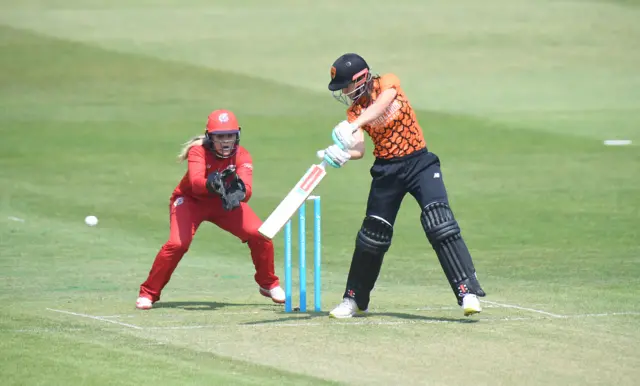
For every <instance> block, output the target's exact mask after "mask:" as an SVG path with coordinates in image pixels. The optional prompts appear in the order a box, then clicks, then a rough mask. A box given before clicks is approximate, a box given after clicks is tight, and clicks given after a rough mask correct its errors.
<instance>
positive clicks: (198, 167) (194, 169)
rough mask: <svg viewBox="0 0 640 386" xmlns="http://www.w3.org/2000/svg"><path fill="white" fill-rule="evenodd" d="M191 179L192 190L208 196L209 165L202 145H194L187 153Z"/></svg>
mask: <svg viewBox="0 0 640 386" xmlns="http://www.w3.org/2000/svg"><path fill="white" fill-rule="evenodd" d="M187 160H188V170H189V181H190V182H191V190H192V191H193V193H194V194H196V195H199V196H208V195H209V191H208V190H207V179H206V177H205V176H206V175H207V166H206V162H205V159H204V148H202V146H194V147H192V148H191V149H189V153H188V155H187Z"/></svg>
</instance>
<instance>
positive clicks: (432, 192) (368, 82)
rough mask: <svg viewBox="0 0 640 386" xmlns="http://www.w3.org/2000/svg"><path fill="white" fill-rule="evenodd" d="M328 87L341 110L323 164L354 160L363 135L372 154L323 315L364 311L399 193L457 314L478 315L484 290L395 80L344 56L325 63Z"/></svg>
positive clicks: (438, 175)
mask: <svg viewBox="0 0 640 386" xmlns="http://www.w3.org/2000/svg"><path fill="white" fill-rule="evenodd" d="M329 90H330V91H332V92H333V96H334V97H335V98H336V99H338V100H339V101H341V102H343V103H344V104H346V105H347V106H349V107H348V109H347V120H345V121H342V122H340V123H339V124H338V125H337V126H336V127H335V129H334V130H333V133H332V137H333V140H334V142H335V144H334V145H332V146H329V147H328V148H327V149H326V150H325V151H324V160H325V161H326V162H327V163H328V164H330V165H331V166H333V167H336V168H339V167H341V166H342V165H344V164H345V163H346V162H347V161H348V160H350V159H352V160H353V159H360V158H362V157H363V155H364V150H365V148H364V147H365V146H364V132H367V134H369V136H370V137H371V139H372V140H373V144H374V150H373V154H374V156H375V161H374V163H373V167H372V168H371V177H372V181H371V190H370V192H369V199H368V201H367V210H366V215H365V218H364V221H363V223H362V227H361V228H360V231H359V232H358V235H357V237H356V243H355V244H356V245H355V251H354V253H353V258H352V260H351V268H350V269H349V276H348V278H347V286H346V290H345V292H344V298H343V302H342V303H341V304H339V305H338V306H337V307H336V308H334V309H333V310H332V311H331V313H330V316H332V317H335V318H349V317H352V316H356V315H362V314H364V313H365V312H366V311H367V309H368V307H369V298H370V293H371V290H372V289H373V286H374V284H375V282H376V280H377V278H378V275H379V273H380V267H381V266H382V260H383V257H384V255H385V253H386V252H387V250H388V249H389V247H390V246H391V239H392V236H393V224H394V223H395V220H396V215H397V214H398V210H399V209H400V203H401V202H402V199H403V198H404V196H405V195H406V194H407V193H410V194H411V195H412V196H413V197H414V198H415V199H416V200H417V201H418V204H419V205H420V208H422V211H421V213H420V221H421V223H422V227H423V228H424V232H425V233H426V236H427V239H428V240H429V243H430V244H431V246H432V247H433V249H434V250H435V253H436V255H437V256H438V260H439V261H440V264H441V266H442V269H443V270H444V273H445V275H446V277H447V279H448V280H449V283H450V284H451V289H452V290H453V293H454V294H455V296H456V299H457V301H458V304H459V305H461V306H462V308H463V310H464V314H465V315H467V316H468V315H472V314H475V313H478V312H480V311H481V310H482V309H481V307H480V301H479V300H478V297H479V296H480V297H481V296H485V293H484V291H483V290H482V288H481V287H480V283H479V282H478V279H477V278H476V270H475V267H474V265H473V261H472V259H471V255H470V254H469V250H468V249H467V246H466V244H465V242H464V240H463V239H462V235H461V234H460V227H459V226H458V223H457V221H456V219H455V217H454V215H453V212H452V211H451V207H450V206H449V200H448V197H447V191H446V189H445V186H444V182H443V175H442V171H441V170H440V160H439V159H438V157H437V156H436V155H435V154H433V153H432V152H430V151H429V150H427V145H426V143H425V140H424V136H423V134H422V129H421V128H420V125H419V124H418V121H417V120H416V116H415V113H414V111H413V109H412V107H411V105H410V104H409V101H408V99H407V97H406V95H405V94H404V92H403V91H402V88H401V87H400V80H399V79H398V78H397V77H396V76H395V75H393V74H386V75H383V76H379V75H373V74H372V73H371V72H370V70H369V66H368V65H367V63H366V62H365V60H364V59H363V58H362V57H361V56H359V55H357V54H354V53H348V54H345V55H342V56H341V57H339V58H338V59H337V60H336V61H335V62H334V63H333V66H332V67H331V81H330V83H329Z"/></svg>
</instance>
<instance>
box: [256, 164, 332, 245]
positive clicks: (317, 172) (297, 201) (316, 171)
mask: <svg viewBox="0 0 640 386" xmlns="http://www.w3.org/2000/svg"><path fill="white" fill-rule="evenodd" d="M325 167H326V163H325V162H324V161H322V162H321V163H319V164H316V165H311V167H310V168H309V169H308V170H307V172H306V173H305V174H304V176H302V178H301V179H300V181H298V183H297V184H296V185H295V186H294V187H293V189H291V191H290V192H289V194H287V196H286V197H285V198H284V200H282V202H280V204H278V206H277V207H276V208H275V209H274V210H273V212H272V213H271V215H269V217H268V218H267V219H266V220H265V222H264V223H263V224H262V226H261V227H260V228H258V232H260V234H261V235H263V236H264V237H266V238H268V239H270V240H272V239H273V238H274V237H275V236H276V235H277V234H278V232H280V230H281V229H282V227H284V225H285V224H286V223H287V221H289V219H290V218H291V217H292V216H293V215H294V214H295V213H296V211H297V210H298V208H300V206H302V204H303V203H304V202H305V201H306V200H307V198H308V197H309V196H310V195H311V193H313V190H314V189H315V188H316V186H318V184H319V183H320V181H322V179H323V178H324V176H325V175H327V171H326V170H325Z"/></svg>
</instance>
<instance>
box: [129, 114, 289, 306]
mask: <svg viewBox="0 0 640 386" xmlns="http://www.w3.org/2000/svg"><path fill="white" fill-rule="evenodd" d="M240 130H241V129H240V126H239V125H238V121H237V119H236V117H235V115H234V114H233V113H232V112H230V111H226V110H216V111H214V112H212V113H211V114H210V115H209V118H208V121H207V127H206V130H205V134H204V135H200V136H197V137H195V138H193V139H191V140H190V141H189V142H187V143H186V144H185V146H184V148H183V150H182V152H181V154H180V155H179V159H180V160H181V161H184V160H187V161H188V170H187V172H186V174H185V175H184V177H183V178H182V180H181V181H180V183H179V184H178V186H177V187H176V188H175V190H174V191H173V194H172V195H171V199H170V201H169V215H170V235H169V240H168V241H167V242H166V243H165V244H164V245H163V246H162V249H160V252H158V255H157V256H156V258H155V261H154V262H153V266H152V267H151V271H150V272H149V277H148V278H147V280H146V281H145V282H144V283H142V285H141V286H140V295H139V297H138V300H137V301H136V307H137V308H139V309H143V310H147V309H150V308H151V307H152V306H153V303H154V302H156V301H158V300H159V299H160V292H161V291H162V289H163V288H164V286H165V285H167V283H168V282H169V279H170V278H171V274H172V273H173V271H174V270H175V269H176V267H177V265H178V263H179V262H180V259H182V256H184V254H185V253H186V252H187V250H188V249H189V245H190V244H191V240H192V239H193V236H194V234H195V233H196V230H197V229H198V227H199V226H200V224H201V223H202V222H203V221H209V222H212V223H214V224H216V225H217V226H218V227H220V228H222V229H224V230H225V231H227V232H230V233H231V234H233V235H234V236H236V237H237V238H239V239H240V240H241V241H242V242H243V243H247V244H248V246H249V249H250V250H251V258H252V259H253V264H254V266H255V269H256V274H255V276H254V278H255V281H256V282H257V283H258V286H259V292H260V294H262V295H263V296H266V297H269V298H271V299H272V300H273V301H274V302H275V303H284V300H285V296H284V291H283V290H282V288H281V287H280V285H279V280H278V277H277V276H276V275H275V271H274V264H273V255H274V252H273V243H272V242H271V241H270V240H268V239H266V238H264V237H263V236H262V235H260V234H259V233H258V228H259V227H260V225H262V221H261V220H260V219H259V218H258V216H257V215H256V214H255V213H254V211H253V210H252V209H251V207H250V206H249V204H248V203H247V202H248V201H249V198H251V185H252V179H253V164H252V160H251V155H250V154H249V152H248V151H247V150H246V149H245V148H244V147H242V146H240Z"/></svg>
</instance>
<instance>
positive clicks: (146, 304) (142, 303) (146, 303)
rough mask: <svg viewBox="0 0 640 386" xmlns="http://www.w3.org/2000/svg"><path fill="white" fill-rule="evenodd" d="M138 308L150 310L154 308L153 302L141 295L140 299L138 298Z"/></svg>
mask: <svg viewBox="0 0 640 386" xmlns="http://www.w3.org/2000/svg"><path fill="white" fill-rule="evenodd" d="M136 308H137V309H139V310H150V309H151V308H153V302H152V301H151V299H149V298H145V297H144V296H140V297H139V298H138V300H136Z"/></svg>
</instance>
